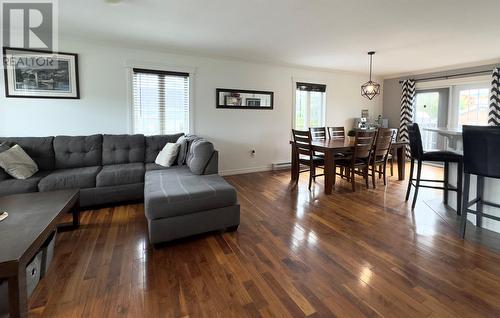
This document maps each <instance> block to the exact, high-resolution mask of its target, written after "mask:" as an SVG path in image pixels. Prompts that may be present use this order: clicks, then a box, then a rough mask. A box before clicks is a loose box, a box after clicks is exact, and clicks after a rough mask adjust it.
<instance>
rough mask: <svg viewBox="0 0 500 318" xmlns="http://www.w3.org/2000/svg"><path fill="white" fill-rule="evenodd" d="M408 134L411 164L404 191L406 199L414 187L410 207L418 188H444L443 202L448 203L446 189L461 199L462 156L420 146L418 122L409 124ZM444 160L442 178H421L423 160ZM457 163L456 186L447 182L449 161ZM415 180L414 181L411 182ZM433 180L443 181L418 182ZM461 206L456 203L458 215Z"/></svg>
mask: <svg viewBox="0 0 500 318" xmlns="http://www.w3.org/2000/svg"><path fill="white" fill-rule="evenodd" d="M408 133H409V135H410V149H411V158H410V161H411V164H410V179H409V180H408V190H407V191H406V200H405V201H408V199H409V198H410V191H411V187H412V186H414V187H415V193H414V194H413V203H412V205H411V209H412V210H414V209H415V204H416V203H417V196H418V189H419V188H431V189H438V190H444V200H443V201H444V204H448V191H455V192H457V202H461V200H462V170H463V157H462V155H461V154H458V153H455V152H452V151H424V150H423V147H422V136H421V135H420V129H419V127H418V124H416V123H415V124H412V125H410V127H409V129H408ZM415 161H417V177H416V178H413V170H415V169H414V167H415ZM426 161H427V162H444V180H430V179H422V178H421V174H422V163H423V162H426ZM451 162H453V163H456V164H457V186H456V187H453V186H451V185H450V184H449V182H448V172H449V165H450V163H451ZM414 181H415V183H413V182H414ZM422 181H424V182H434V183H436V182H437V183H443V184H444V185H443V187H438V186H430V185H422V184H420V182H422ZM460 211H461V206H460V204H457V214H458V215H460V214H461V213H460Z"/></svg>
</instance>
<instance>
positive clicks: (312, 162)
mask: <svg viewBox="0 0 500 318" xmlns="http://www.w3.org/2000/svg"><path fill="white" fill-rule="evenodd" d="M292 135H293V143H294V147H295V162H297V165H298V167H297V168H298V169H297V171H299V174H300V173H301V172H309V190H311V184H312V181H313V180H314V181H316V177H319V176H323V175H324V174H316V168H317V167H321V166H322V167H324V165H325V159H324V157H319V156H316V155H315V154H314V151H313V150H312V146H311V142H312V136H311V132H310V131H309V130H305V131H303V130H295V129H292ZM300 165H305V166H307V167H308V169H305V170H300ZM298 180H299V179H298V178H297V182H299V181H298Z"/></svg>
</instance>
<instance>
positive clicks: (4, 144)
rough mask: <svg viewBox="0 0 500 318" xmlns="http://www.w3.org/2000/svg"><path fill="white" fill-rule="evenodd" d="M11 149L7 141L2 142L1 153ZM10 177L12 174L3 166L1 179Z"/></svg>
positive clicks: (0, 144)
mask: <svg viewBox="0 0 500 318" xmlns="http://www.w3.org/2000/svg"><path fill="white" fill-rule="evenodd" d="M9 149H10V147H9V145H8V144H7V142H2V143H0V153H2V152H4V151H5V150H9ZM10 178H11V176H9V175H8V174H7V172H5V170H3V169H2V168H0V181H2V180H7V179H10Z"/></svg>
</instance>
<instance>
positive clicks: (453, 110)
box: [448, 81, 491, 129]
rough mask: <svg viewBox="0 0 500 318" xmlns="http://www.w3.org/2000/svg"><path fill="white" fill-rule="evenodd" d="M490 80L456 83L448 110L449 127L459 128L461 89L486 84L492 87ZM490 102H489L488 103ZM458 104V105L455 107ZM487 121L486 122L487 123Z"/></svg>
mask: <svg viewBox="0 0 500 318" xmlns="http://www.w3.org/2000/svg"><path fill="white" fill-rule="evenodd" d="M490 85H491V84H490V82H488V81H482V82H479V81H476V82H474V83H470V82H469V83H466V84H461V85H455V86H453V89H452V90H451V94H452V96H451V98H450V105H449V112H448V126H449V128H453V129H456V128H458V126H459V124H458V116H459V115H458V103H459V99H460V96H459V94H460V90H464V89H474V88H479V87H480V86H485V87H487V88H489V87H490ZM488 104H489V103H488ZM455 106H456V107H455ZM486 124H487V123H485V125H486Z"/></svg>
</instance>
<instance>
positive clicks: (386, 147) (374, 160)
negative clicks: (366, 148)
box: [370, 128, 393, 189]
mask: <svg viewBox="0 0 500 318" xmlns="http://www.w3.org/2000/svg"><path fill="white" fill-rule="evenodd" d="M392 136H393V131H392V130H391V129H389V128H379V129H378V131H377V137H376V138H375V142H374V143H373V150H372V151H373V153H372V155H371V162H370V163H371V167H372V183H373V188H374V189H375V188H376V185H375V175H376V174H377V173H378V174H379V176H383V178H384V185H387V175H386V170H387V160H388V158H389V155H390V153H389V152H390V151H391V144H392ZM377 168H378V169H377Z"/></svg>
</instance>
